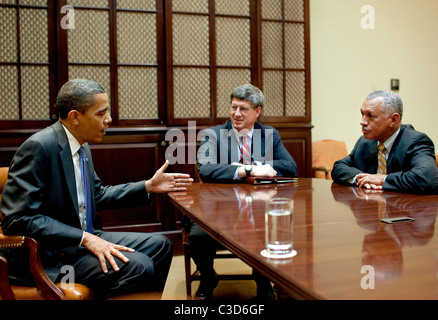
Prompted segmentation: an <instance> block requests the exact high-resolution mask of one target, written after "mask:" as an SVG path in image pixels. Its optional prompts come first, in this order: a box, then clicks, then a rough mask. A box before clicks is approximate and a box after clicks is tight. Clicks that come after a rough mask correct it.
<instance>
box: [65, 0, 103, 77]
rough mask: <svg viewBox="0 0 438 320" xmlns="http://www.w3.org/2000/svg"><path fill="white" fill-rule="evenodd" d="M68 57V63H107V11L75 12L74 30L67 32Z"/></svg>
mask: <svg viewBox="0 0 438 320" xmlns="http://www.w3.org/2000/svg"><path fill="white" fill-rule="evenodd" d="M81 2H82V1H81ZM86 2H88V1H86ZM68 57H69V58H68V60H69V62H70V63H75V62H76V63H90V64H91V63H109V61H110V50H109V11H97V10H83V9H76V10H75V29H73V30H69V31H68ZM70 79H71V77H70Z"/></svg>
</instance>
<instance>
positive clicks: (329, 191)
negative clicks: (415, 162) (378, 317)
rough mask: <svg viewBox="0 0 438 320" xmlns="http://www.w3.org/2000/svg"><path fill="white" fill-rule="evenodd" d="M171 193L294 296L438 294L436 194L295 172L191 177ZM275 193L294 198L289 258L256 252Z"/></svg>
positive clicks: (190, 213) (261, 245)
mask: <svg viewBox="0 0 438 320" xmlns="http://www.w3.org/2000/svg"><path fill="white" fill-rule="evenodd" d="M169 197H170V200H171V202H172V203H173V204H174V205H175V206H176V207H177V208H178V209H179V210H181V212H182V213H183V214H185V215H187V216H188V217H190V218H191V219H192V220H193V221H195V222H196V223H198V224H199V225H200V226H201V227H202V228H204V230H206V231H207V232H208V233H209V234H210V235H211V236H212V237H213V238H215V239H216V240H217V241H218V242H220V243H221V244H222V245H224V246H225V247H226V248H227V249H228V250H230V251H231V252H233V253H235V254H236V255H237V256H238V257H239V258H240V259H242V260H243V261H244V262H246V263H247V264H249V265H250V266H251V267H253V268H255V269H256V270H258V271H259V272H261V273H262V274H263V275H265V276H266V277H267V278H269V279H270V280H271V281H272V282H273V283H275V284H277V285H278V286H279V287H280V288H281V289H282V290H284V291H285V292H286V293H287V294H288V295H290V296H291V297H293V298H301V299H438V236H437V235H436V233H435V221H436V217H437V212H438V195H411V194H402V193H392V192H384V191H383V192H382V191H368V190H365V189H359V188H357V187H350V186H341V185H338V184H335V183H332V182H331V181H329V180H322V179H310V178H300V179H298V182H297V183H294V184H278V185H262V186H254V185H249V184H212V183H194V184H193V185H192V186H190V187H189V188H188V190H187V191H186V192H175V193H169ZM272 197H287V198H292V199H293V200H294V217H293V224H294V225H293V241H294V242H293V247H294V249H295V250H296V251H297V255H296V256H294V257H293V258H290V259H269V258H265V257H263V256H261V255H260V252H261V251H262V250H263V249H264V247H265V242H264V239H265V227H264V219H265V218H264V203H265V200H266V199H268V198H272ZM245 204H250V205H251V206H249V208H248V206H245ZM382 209H383V210H382ZM382 215H386V217H401V216H410V217H412V218H414V219H415V220H414V221H412V222H400V223H396V224H387V223H383V222H380V218H382V217H384V216H382Z"/></svg>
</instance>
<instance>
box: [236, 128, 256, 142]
mask: <svg viewBox="0 0 438 320" xmlns="http://www.w3.org/2000/svg"><path fill="white" fill-rule="evenodd" d="M231 126H232V127H233V131H234V135H235V136H236V139H237V142H240V138H241V137H242V134H241V133H239V131H237V130H236V129H235V128H234V126H233V125H231ZM253 133H254V126H252V128H251V130H250V131H249V132H248V133H247V135H248V137H249V140H250V141H251V140H252V135H253Z"/></svg>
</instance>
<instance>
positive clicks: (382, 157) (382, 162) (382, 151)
mask: <svg viewBox="0 0 438 320" xmlns="http://www.w3.org/2000/svg"><path fill="white" fill-rule="evenodd" d="M378 148H379V153H378V155H377V159H378V160H379V168H378V170H377V173H382V174H386V158H385V150H386V148H385V145H384V144H383V143H379V147H378Z"/></svg>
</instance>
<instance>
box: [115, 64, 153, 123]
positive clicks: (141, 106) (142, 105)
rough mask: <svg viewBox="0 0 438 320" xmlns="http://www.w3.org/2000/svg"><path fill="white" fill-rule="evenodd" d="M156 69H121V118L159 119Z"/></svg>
mask: <svg viewBox="0 0 438 320" xmlns="http://www.w3.org/2000/svg"><path fill="white" fill-rule="evenodd" d="M157 83H158V80H157V70H156V68H134V67H119V118H122V119H145V118H158V96H157V90H158V88H157Z"/></svg>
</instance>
